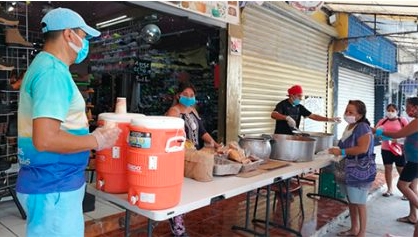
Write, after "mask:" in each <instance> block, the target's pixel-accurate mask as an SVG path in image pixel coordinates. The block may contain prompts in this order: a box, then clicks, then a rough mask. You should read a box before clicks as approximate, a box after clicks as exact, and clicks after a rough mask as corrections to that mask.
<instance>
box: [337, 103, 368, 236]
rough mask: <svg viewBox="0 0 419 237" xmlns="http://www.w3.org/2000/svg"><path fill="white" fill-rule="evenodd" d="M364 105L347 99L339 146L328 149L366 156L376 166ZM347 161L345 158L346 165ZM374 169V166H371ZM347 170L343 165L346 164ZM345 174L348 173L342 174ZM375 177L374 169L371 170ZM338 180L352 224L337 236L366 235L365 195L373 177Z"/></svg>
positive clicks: (349, 154)
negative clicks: (344, 126)
mask: <svg viewBox="0 0 419 237" xmlns="http://www.w3.org/2000/svg"><path fill="white" fill-rule="evenodd" d="M366 113H367V109H366V106H365V104H364V102H362V101H360V100H350V101H349V103H348V105H347V106H346V110H345V116H344V119H345V121H346V122H347V123H348V126H347V127H346V128H345V131H344V132H343V135H342V138H341V139H340V140H339V143H338V148H335V147H334V148H330V149H329V153H330V154H333V155H335V156H339V155H342V157H343V158H344V159H355V158H356V157H357V159H358V160H360V159H363V158H366V159H368V162H370V163H369V164H373V165H374V168H375V156H374V155H373V153H374V140H373V137H374V135H373V133H372V130H371V127H370V123H369V121H368V119H367V118H366ZM347 164H348V162H346V161H345V166H346V165H347ZM374 170H375V169H374ZM345 172H346V168H345ZM345 177H347V175H345ZM374 177H375V173H374ZM344 182H345V183H343V184H340V188H341V191H342V192H343V193H344V194H346V197H347V199H348V202H349V215H350V218H351V228H350V229H349V230H347V231H342V232H340V233H338V236H357V237H365V236H366V230H367V206H366V203H367V196H368V191H369V189H370V187H371V185H372V181H365V182H357V183H351V184H349V183H348V180H345V181H344Z"/></svg>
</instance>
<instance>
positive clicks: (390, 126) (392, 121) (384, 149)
mask: <svg viewBox="0 0 419 237" xmlns="http://www.w3.org/2000/svg"><path fill="white" fill-rule="evenodd" d="M386 110H387V112H386V116H385V117H384V118H382V119H380V121H378V123H377V125H376V126H375V129H377V128H378V127H383V128H384V129H385V130H386V131H391V132H397V131H399V130H400V129H402V128H403V127H405V126H406V125H407V124H408V123H409V122H408V121H407V119H406V118H404V117H399V116H398V113H399V110H398V109H397V106H396V105H395V104H388V105H387V107H386ZM381 156H382V158H383V164H384V176H385V179H386V184H387V191H386V192H385V193H383V195H382V196H383V197H390V196H393V184H392V180H393V175H392V173H393V163H395V164H396V169H397V173H399V175H400V174H401V173H402V170H403V167H404V165H405V164H406V159H405V157H404V155H403V152H402V149H401V145H400V141H399V140H398V139H393V140H391V141H384V140H383V141H382V142H381Z"/></svg>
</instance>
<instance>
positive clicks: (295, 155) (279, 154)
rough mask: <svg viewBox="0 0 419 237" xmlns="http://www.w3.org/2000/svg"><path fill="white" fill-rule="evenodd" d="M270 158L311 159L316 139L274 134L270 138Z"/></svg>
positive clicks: (299, 160) (287, 159) (301, 160)
mask: <svg viewBox="0 0 419 237" xmlns="http://www.w3.org/2000/svg"><path fill="white" fill-rule="evenodd" d="M271 147H272V152H271V156H270V158H271V159H277V160H286V161H297V162H303V161H312V160H313V156H314V150H315V147H316V140H315V139H313V138H309V137H304V136H296V135H283V134H274V135H273V136H272V140H271Z"/></svg>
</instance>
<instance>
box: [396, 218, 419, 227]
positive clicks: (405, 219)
mask: <svg viewBox="0 0 419 237" xmlns="http://www.w3.org/2000/svg"><path fill="white" fill-rule="evenodd" d="M396 220H397V221H398V222H403V223H406V224H411V225H414V224H416V222H413V221H411V220H410V219H409V216H405V217H400V218H397V219H396Z"/></svg>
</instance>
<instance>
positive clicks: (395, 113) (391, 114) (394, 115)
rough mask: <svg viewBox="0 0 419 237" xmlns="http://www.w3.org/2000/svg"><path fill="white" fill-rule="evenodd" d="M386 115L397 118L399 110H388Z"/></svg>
mask: <svg viewBox="0 0 419 237" xmlns="http://www.w3.org/2000/svg"><path fill="white" fill-rule="evenodd" d="M386 116H387V118H389V119H394V118H397V112H387V114H386Z"/></svg>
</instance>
